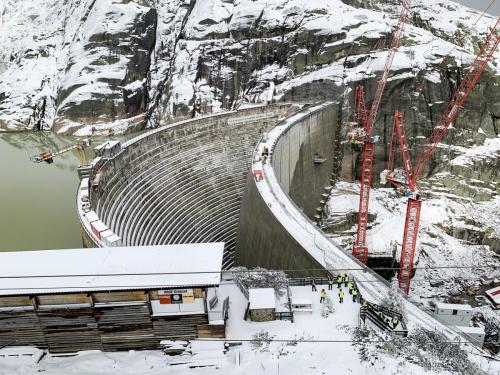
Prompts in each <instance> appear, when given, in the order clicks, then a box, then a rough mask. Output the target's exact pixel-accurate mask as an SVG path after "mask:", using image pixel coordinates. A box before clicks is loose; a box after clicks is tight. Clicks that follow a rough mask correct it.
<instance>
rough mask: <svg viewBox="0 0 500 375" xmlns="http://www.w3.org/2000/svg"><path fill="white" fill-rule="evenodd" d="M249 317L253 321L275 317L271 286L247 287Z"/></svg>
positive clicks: (268, 319) (262, 320)
mask: <svg viewBox="0 0 500 375" xmlns="http://www.w3.org/2000/svg"><path fill="white" fill-rule="evenodd" d="M248 300H249V302H250V307H249V312H250V319H251V320H252V321H254V322H268V321H271V320H275V319H276V298H275V296H274V289H273V288H256V289H249V291H248Z"/></svg>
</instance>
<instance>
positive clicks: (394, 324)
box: [392, 317, 399, 329]
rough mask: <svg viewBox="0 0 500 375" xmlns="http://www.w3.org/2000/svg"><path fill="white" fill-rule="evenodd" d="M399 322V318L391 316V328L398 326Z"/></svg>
mask: <svg viewBox="0 0 500 375" xmlns="http://www.w3.org/2000/svg"><path fill="white" fill-rule="evenodd" d="M398 324H399V320H398V318H397V317H393V318H392V329H396V327H397V326H398Z"/></svg>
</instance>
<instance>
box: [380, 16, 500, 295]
mask: <svg viewBox="0 0 500 375" xmlns="http://www.w3.org/2000/svg"><path fill="white" fill-rule="evenodd" d="M499 43H500V18H498V19H497V22H496V24H495V26H494V27H493V29H492V30H491V32H490V33H489V34H488V36H487V37H486V39H485V41H484V43H483V45H482V47H481V49H480V51H479V53H478V54H477V56H476V59H475V60H474V62H473V63H472V65H471V66H470V68H469V70H468V71H467V73H466V75H465V77H464V79H463V80H462V82H461V83H460V85H459V87H458V89H457V90H456V91H455V92H454V94H453V96H452V99H451V101H450V103H449V104H448V106H447V107H446V108H445V110H444V111H443V113H442V114H441V116H440V117H439V119H438V121H437V123H436V125H435V126H434V128H433V131H432V133H431V135H430V136H429V138H428V139H427V140H426V142H424V144H423V146H422V149H421V152H420V154H419V156H418V160H417V163H416V164H415V167H414V168H413V169H412V164H411V160H410V154H409V149H408V146H407V144H406V137H405V134H404V125H403V115H402V113H400V112H397V111H396V114H395V115H394V128H393V129H394V130H393V139H392V140H391V151H390V154H389V155H390V157H389V167H388V170H386V171H384V172H383V173H382V176H381V177H382V178H383V179H386V180H387V181H389V182H391V183H392V184H393V185H394V186H396V187H398V188H400V189H402V190H403V191H404V194H405V195H406V196H407V197H408V204H407V209H406V222H405V229H404V237H403V245H402V249H401V260H400V264H399V273H398V281H399V287H400V288H401V289H402V290H403V291H404V292H405V293H406V294H408V293H409V291H410V280H411V276H412V272H413V258H414V256H415V248H416V244H417V235H418V227H419V223H420V211H421V207H422V199H421V196H420V191H419V189H418V187H417V182H418V179H419V178H420V176H421V175H422V174H423V172H424V170H425V168H426V167H427V165H428V164H429V161H430V160H431V158H432V155H433V154H434V152H435V150H436V147H437V146H438V144H439V143H440V142H441V140H442V139H443V137H444V136H445V134H446V132H447V131H448V129H449V128H450V126H451V124H452V123H453V121H455V119H456V117H457V115H458V113H459V111H460V109H461V108H462V106H463V104H464V102H465V100H466V99H467V97H468V96H469V94H470V93H471V92H472V89H473V88H474V86H475V84H476V82H477V80H478V79H479V77H480V76H481V74H482V73H483V71H484V70H485V69H486V66H487V65H488V62H489V61H490V60H491V59H492V57H493V54H494V52H495V51H496V49H497V48H498V45H499ZM395 136H397V137H398V139H399V145H400V150H401V153H402V158H403V169H404V178H401V177H395V175H396V170H394V169H393V168H394V166H393V163H394V154H395V143H396V141H395V139H394V137H395ZM397 173H398V174H399V176H401V172H397Z"/></svg>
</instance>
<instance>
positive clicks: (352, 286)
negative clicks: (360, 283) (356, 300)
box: [347, 283, 354, 294]
mask: <svg viewBox="0 0 500 375" xmlns="http://www.w3.org/2000/svg"><path fill="white" fill-rule="evenodd" d="M347 287H348V288H349V294H352V290H353V289H354V285H353V284H352V283H348V284H347Z"/></svg>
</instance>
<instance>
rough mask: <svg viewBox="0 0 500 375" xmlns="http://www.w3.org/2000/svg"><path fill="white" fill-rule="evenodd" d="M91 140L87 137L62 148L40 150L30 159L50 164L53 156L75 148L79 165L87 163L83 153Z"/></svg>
mask: <svg viewBox="0 0 500 375" xmlns="http://www.w3.org/2000/svg"><path fill="white" fill-rule="evenodd" d="M91 144H92V141H91V140H90V139H89V138H86V139H80V140H77V141H76V142H75V143H74V144H72V145H71V146H68V147H66V148H63V149H61V150H58V151H54V152H52V151H42V152H40V153H39V154H38V155H33V156H32V157H31V158H30V160H31V161H32V162H34V163H41V162H46V163H47V164H52V163H53V162H54V158H55V157H57V156H60V155H62V154H65V153H66V152H69V151H72V150H77V152H78V159H79V160H80V166H82V167H83V166H85V165H88V162H87V156H86V155H85V149H86V148H87V147H90V145H91Z"/></svg>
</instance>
